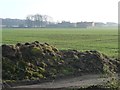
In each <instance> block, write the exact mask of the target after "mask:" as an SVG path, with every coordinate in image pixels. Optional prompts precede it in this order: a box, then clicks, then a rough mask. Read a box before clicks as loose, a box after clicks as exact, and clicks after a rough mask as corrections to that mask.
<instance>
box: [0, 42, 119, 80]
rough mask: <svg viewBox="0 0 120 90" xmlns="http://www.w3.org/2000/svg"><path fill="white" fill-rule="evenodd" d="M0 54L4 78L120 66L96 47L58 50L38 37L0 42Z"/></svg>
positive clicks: (53, 75) (51, 75) (41, 76)
mask: <svg viewBox="0 0 120 90" xmlns="http://www.w3.org/2000/svg"><path fill="white" fill-rule="evenodd" d="M2 56H3V57H2V69H3V71H2V75H3V80H14V81H16V80H42V79H51V78H52V79H53V78H57V77H61V76H67V75H81V74H84V73H111V72H112V73H113V71H118V70H120V63H119V62H118V61H117V60H112V59H110V58H109V57H107V56H106V55H104V54H101V53H99V52H98V51H86V52H80V51H77V50H58V49H57V48H56V47H54V46H52V45H49V44H48V43H39V42H38V41H35V42H32V43H28V42H27V43H24V44H22V43H17V44H16V45H2ZM118 67H119V69H118Z"/></svg>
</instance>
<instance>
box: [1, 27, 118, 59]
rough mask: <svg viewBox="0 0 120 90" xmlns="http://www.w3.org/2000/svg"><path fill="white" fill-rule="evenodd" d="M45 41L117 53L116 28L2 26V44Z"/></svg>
mask: <svg viewBox="0 0 120 90" xmlns="http://www.w3.org/2000/svg"><path fill="white" fill-rule="evenodd" d="M36 40H37V41H39V42H47V43H50V44H52V45H54V46H56V47H57V48H58V49H62V50H63V49H76V50H79V51H85V50H98V51H100V52H102V53H104V54H106V55H108V56H110V57H117V54H118V30H117V28H87V29H81V28H29V29H28V28H4V29H3V30H2V43H3V44H16V43H17V42H21V43H24V42H32V41H36Z"/></svg>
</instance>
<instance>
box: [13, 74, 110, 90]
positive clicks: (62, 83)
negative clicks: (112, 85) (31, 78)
mask: <svg viewBox="0 0 120 90" xmlns="http://www.w3.org/2000/svg"><path fill="white" fill-rule="evenodd" d="M110 79H111V77H108V78H107V77H103V76H101V75H98V74H94V75H92V74H91V75H84V76H78V77H71V78H70V77H69V78H65V79H59V80H53V81H52V82H45V83H41V84H34V85H26V86H16V87H13V88H79V87H87V86H91V85H101V84H104V83H106V82H107V81H108V80H110Z"/></svg>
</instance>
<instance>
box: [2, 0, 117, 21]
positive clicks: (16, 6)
mask: <svg viewBox="0 0 120 90" xmlns="http://www.w3.org/2000/svg"><path fill="white" fill-rule="evenodd" d="M118 1H119V0H0V18H18V19H25V17H26V16H27V15H29V14H36V13H38V14H43V15H49V16H51V17H53V20H54V21H62V20H66V21H71V22H76V21H97V22H118Z"/></svg>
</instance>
